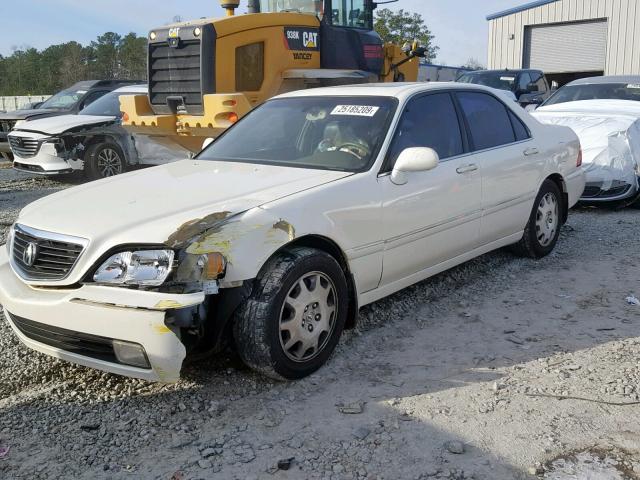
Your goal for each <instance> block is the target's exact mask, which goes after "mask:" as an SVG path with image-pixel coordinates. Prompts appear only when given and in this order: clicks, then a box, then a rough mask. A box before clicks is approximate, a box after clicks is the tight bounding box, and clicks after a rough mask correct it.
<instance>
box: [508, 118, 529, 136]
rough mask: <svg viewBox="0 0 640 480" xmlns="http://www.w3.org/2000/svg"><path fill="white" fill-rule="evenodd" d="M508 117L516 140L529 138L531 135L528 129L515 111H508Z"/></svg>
mask: <svg viewBox="0 0 640 480" xmlns="http://www.w3.org/2000/svg"><path fill="white" fill-rule="evenodd" d="M509 118H511V124H512V125H513V132H514V133H515V134H516V140H517V141H518V142H522V141H523V140H527V139H529V138H531V135H529V129H528V128H527V127H526V126H525V124H524V123H522V120H520V119H519V118H518V116H517V115H516V114H515V113H513V112H512V111H509Z"/></svg>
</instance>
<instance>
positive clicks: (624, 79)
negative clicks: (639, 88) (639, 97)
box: [567, 75, 640, 85]
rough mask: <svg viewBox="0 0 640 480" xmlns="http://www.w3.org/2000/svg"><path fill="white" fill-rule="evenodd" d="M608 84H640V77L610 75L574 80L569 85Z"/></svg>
mask: <svg viewBox="0 0 640 480" xmlns="http://www.w3.org/2000/svg"><path fill="white" fill-rule="evenodd" d="M607 83H640V75H608V76H605V77H589V78H581V79H580V80H574V81H573V82H571V83H568V84H567V85H603V84H607Z"/></svg>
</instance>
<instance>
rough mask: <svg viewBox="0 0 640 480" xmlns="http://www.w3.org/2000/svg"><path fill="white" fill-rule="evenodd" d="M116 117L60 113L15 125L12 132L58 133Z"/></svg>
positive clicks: (101, 122) (108, 120) (110, 120)
mask: <svg viewBox="0 0 640 480" xmlns="http://www.w3.org/2000/svg"><path fill="white" fill-rule="evenodd" d="M116 120H117V119H116V117H103V116H93V115H60V116H57V117H47V118H40V119H37V120H31V121H29V122H28V123H25V124H22V125H20V126H18V127H16V128H15V129H14V130H13V131H14V132H37V133H44V134H45V135H58V134H61V133H65V132H67V131H68V130H71V129H73V128H76V127H84V126H90V125H96V124H103V123H108V122H115V121H116Z"/></svg>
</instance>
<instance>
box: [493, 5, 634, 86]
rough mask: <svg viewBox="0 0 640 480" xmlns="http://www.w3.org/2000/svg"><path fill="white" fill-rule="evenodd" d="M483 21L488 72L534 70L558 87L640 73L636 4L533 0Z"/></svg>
mask: <svg viewBox="0 0 640 480" xmlns="http://www.w3.org/2000/svg"><path fill="white" fill-rule="evenodd" d="M487 20H488V21H489V61H488V65H489V68H490V69H503V68H510V69H518V68H536V69H540V70H543V71H544V72H545V73H546V74H547V76H548V77H549V78H550V80H556V81H558V82H559V83H560V84H564V83H567V82H569V81H571V80H575V79H577V78H582V77H586V76H594V75H633V74H635V75H638V74H640V0H538V1H535V2H531V3H528V4H526V5H522V6H520V7H516V8H513V9H511V10H506V11H504V12H499V13H496V14H493V15H489V16H488V17H487Z"/></svg>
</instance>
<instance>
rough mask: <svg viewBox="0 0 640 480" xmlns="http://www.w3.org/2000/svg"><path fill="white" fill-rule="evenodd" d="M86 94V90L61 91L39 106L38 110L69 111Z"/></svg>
mask: <svg viewBox="0 0 640 480" xmlns="http://www.w3.org/2000/svg"><path fill="white" fill-rule="evenodd" d="M86 93H87V91H86V90H63V91H61V92H58V93H56V94H55V95H54V96H53V97H51V98H50V99H49V100H47V101H46V102H44V103H43V104H42V105H40V108H50V109H53V110H71V109H72V108H73V107H74V106H75V104H76V103H78V101H80V99H81V98H82V97H83V96H84V95H85V94H86Z"/></svg>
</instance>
